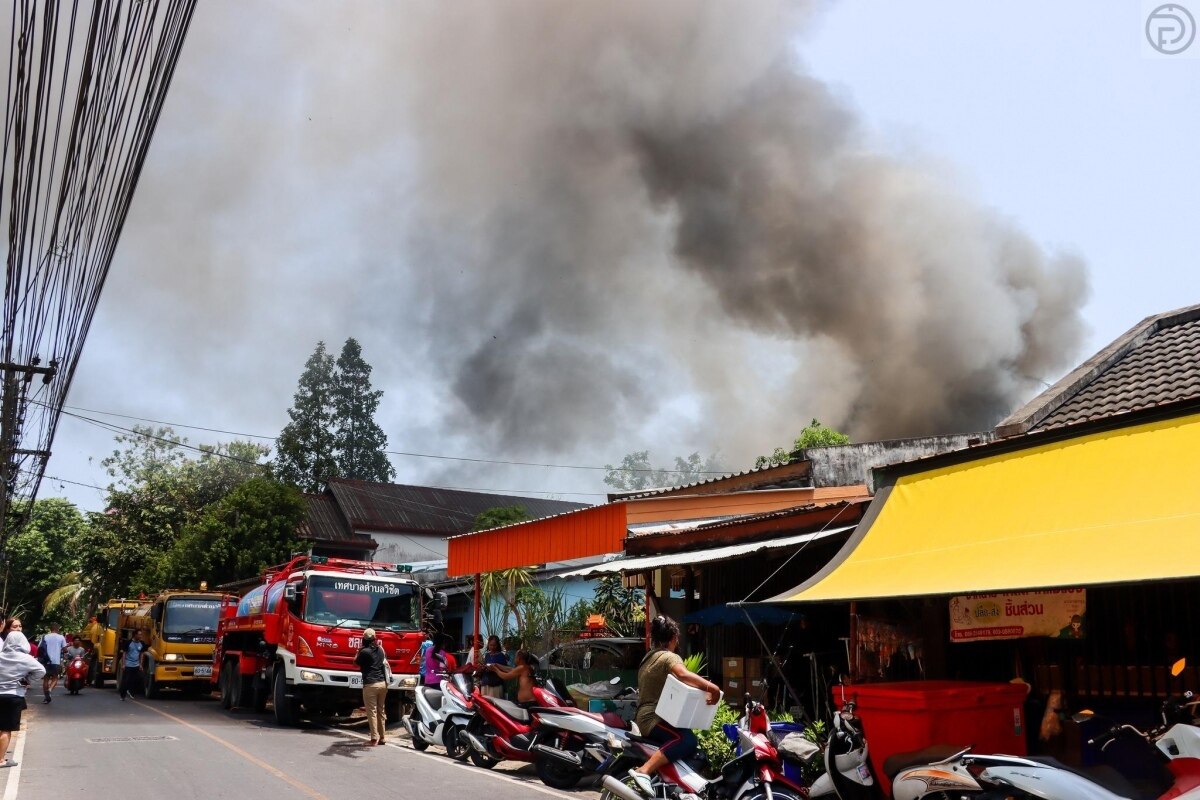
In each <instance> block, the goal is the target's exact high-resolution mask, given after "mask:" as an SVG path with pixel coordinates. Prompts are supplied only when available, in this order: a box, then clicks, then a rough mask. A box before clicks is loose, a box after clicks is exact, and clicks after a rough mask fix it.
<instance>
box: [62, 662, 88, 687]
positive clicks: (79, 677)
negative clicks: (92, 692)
mask: <svg viewBox="0 0 1200 800" xmlns="http://www.w3.org/2000/svg"><path fill="white" fill-rule="evenodd" d="M87 676H88V662H87V659H85V658H84V657H83V656H75V657H74V658H72V659H71V660H70V661H69V662H67V681H66V684H67V692H68V693H69V694H79V692H80V691H81V690H82V689H83V687H84V686H86V685H87Z"/></svg>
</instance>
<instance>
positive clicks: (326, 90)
mask: <svg viewBox="0 0 1200 800" xmlns="http://www.w3.org/2000/svg"><path fill="white" fill-rule="evenodd" d="M546 7H549V6H546ZM716 7H717V8H718V9H723V10H720V11H719V12H717V13H713V14H699V13H693V12H694V10H695V8H696V7H695V6H694V4H685V3H663V4H662V6H661V8H662V9H664V10H662V11H661V13H656V14H655V15H654V16H653V17H647V18H646V19H644V20H643V19H640V18H639V16H638V14H639V13H640V12H638V11H637V10H636V9H638V8H641V6H640V5H638V4H629V5H628V6H627V7H622V6H621V4H619V3H614V4H611V5H607V4H606V8H618V9H619V10H618V11H613V12H610V11H604V12H600V11H597V9H598V8H599V7H593V6H588V7H587V11H588V13H582V12H580V13H575V14H573V19H571V20H569V21H565V22H564V21H556V23H555V24H554V25H549V24H547V25H546V26H543V25H542V24H541V22H542V20H541V18H540V17H539V15H538V14H537V13H529V12H530V11H531V10H532V12H536V11H537V10H538V5H537V4H536V3H532V2H524V0H522V1H521V2H514V4H512V6H510V7H509V8H511V9H516V10H519V11H523V12H526V13H524V14H522V13H516V12H515V11H514V13H513V14H512V15H510V16H511V18H508V17H500V16H497V15H495V14H489V13H487V12H486V10H485V9H487V8H489V7H488V6H485V5H483V4H471V3H464V4H461V5H456V6H455V7H454V8H455V12H450V11H447V10H446V9H447V8H448V7H446V6H439V5H438V4H432V3H423V2H416V1H415V0H411V1H410V0H405V1H404V2H397V3H393V4H382V3H379V4H371V3H357V4H342V5H339V4H330V3H321V4H318V3H287V4H284V3H277V4H271V3H266V2H259V3H241V2H236V3H235V2H221V1H220V0H209V1H208V2H204V3H202V4H200V6H199V8H198V10H197V13H196V17H195V20H194V22H193V26H192V30H191V33H190V35H189V39H188V42H187V44H186V45H185V50H184V54H183V57H182V59H181V62H180V65H179V69H178V71H177V73H176V76H175V80H174V84H173V87H172V90H171V95H170V96H169V98H168V101H167V106H166V109H165V110H164V113H163V118H162V121H161V123H160V126H159V130H158V132H157V134H156V136H155V140H154V142H153V145H152V147H151V152H150V155H149V158H148V160H147V164H146V169H145V172H144V174H143V177H142V181H141V184H140V185H139V188H138V193H137V196H136V197H135V200H134V204H133V208H132V210H131V214H130V216H129V219H128V221H127V223H126V226H125V230H124V233H123V236H122V240H121V243H120V245H119V247H118V249H117V252H116V256H115V258H114V260H113V264H112V270H111V273H110V276H109V279H108V282H107V285H106V287H105V290H104V294H103V296H102V299H101V302H100V307H99V311H98V313H97V316H96V319H95V321H94V324H93V326H92V330H91V334H90V337H89V340H88V342H87V345H86V347H85V348H84V351H83V358H82V360H81V362H80V366H79V369H78V372H77V375H76V378H75V383H74V385H73V387H72V390H71V394H70V398H69V401H68V402H69V405H70V406H71V408H70V409H69V410H71V411H72V413H77V414H81V415H86V416H92V417H95V418H97V419H103V420H105V421H107V422H110V423H113V424H117V425H129V424H132V422H134V421H135V420H132V419H128V418H125V417H117V416H105V415H103V414H100V413H96V412H108V413H110V414H122V415H127V416H128V417H138V418H143V419H146V420H158V421H166V422H172V423H177V424H178V425H179V427H177V429H176V430H177V432H179V433H181V434H183V435H185V436H187V437H188V439H189V441H191V442H192V443H209V442H212V441H223V440H228V439H229V438H231V436H230V435H227V434H221V433H213V432H205V431H201V430H193V429H187V428H184V427H182V426H183V425H191V426H200V427H207V428H212V429H219V430H221V431H229V432H236V433H241V434H258V435H262V436H274V435H277V433H278V432H279V430H280V429H281V428H282V426H283V425H284V424H285V422H286V421H287V416H286V412H287V409H288V407H289V406H290V405H291V401H292V394H293V392H294V391H295V388H296V381H297V379H298V377H299V375H300V372H301V370H302V367H303V364H304V361H305V359H306V358H307V357H308V355H309V354H310V353H311V352H312V350H313V348H314V346H315V344H316V342H317V341H318V340H324V341H325V342H326V343H327V344H328V345H329V347H330V349H332V350H334V351H335V352H336V350H337V349H339V348H340V345H341V343H342V341H344V340H345V338H346V337H349V336H353V337H355V338H357V339H358V340H359V341H360V342H361V343H362V345H363V354H364V357H365V358H366V359H367V361H368V362H369V363H371V364H372V366H373V367H374V374H373V379H374V383H375V386H376V387H377V388H380V389H383V390H384V392H385V394H384V398H383V401H382V404H381V406H380V409H379V413H378V415H377V419H378V421H379V422H380V424H381V425H382V426H383V428H384V430H385V432H386V433H387V435H388V437H389V440H390V442H389V449H390V450H393V451H403V452H408V453H424V454H432V455H441V456H466V457H472V458H482V459H497V460H506V461H513V460H517V461H531V462H539V463H555V464H563V465H575V466H589V467H595V466H601V465H603V464H605V463H617V462H619V461H620V459H621V457H622V456H623V455H624V454H625V453H628V452H631V451H634V450H641V449H650V450H651V453H652V459H653V460H654V461H656V462H663V463H665V462H668V461H669V460H670V459H671V458H672V457H674V456H676V455H685V454H687V453H690V452H693V451H700V452H701V453H703V454H708V453H713V452H716V453H718V454H719V456H720V458H721V460H722V463H724V464H725V466H727V467H729V468H731V469H744V468H748V467H750V466H751V465H752V463H753V458H754V455H755V454H757V453H763V452H769V451H770V450H771V449H773V448H774V447H775V446H778V445H783V444H786V443H788V442H789V441H790V440H791V439H792V438H793V437H794V436H795V435H796V433H798V432H799V430H800V428H802V427H803V426H804V425H805V424H806V423H807V422H808V420H809V419H811V418H812V417H814V416H818V417H821V418H822V419H823V420H825V421H828V422H830V423H832V424H836V425H839V426H842V427H845V428H846V429H848V430H849V431H850V432H851V433H852V434H853V435H856V438H864V437H866V436H873V435H895V434H902V433H909V432H932V430H931V427H932V428H933V429H936V428H937V427H938V426H939V425H942V424H944V425H945V426H946V428H962V426H963V425H966V424H967V423H975V422H978V421H980V420H983V423H982V424H981V425H980V426H981V427H982V426H983V425H986V424H988V420H987V418H988V415H989V414H991V415H992V418H993V419H994V418H995V416H996V414H997V413H1002V412H997V408H998V405H997V404H999V405H1000V406H1004V407H1011V408H1015V407H1017V406H1018V405H1019V404H1020V401H1023V400H1025V399H1028V397H1030V396H1032V394H1033V393H1035V392H1036V391H1037V390H1038V389H1040V388H1041V387H1042V383H1041V382H1047V383H1049V382H1053V381H1054V380H1056V379H1057V378H1059V377H1061V375H1062V374H1064V373H1065V372H1066V371H1068V370H1069V369H1070V368H1071V367H1073V366H1074V365H1075V364H1077V363H1078V362H1079V361H1081V360H1082V359H1083V358H1086V357H1087V356H1088V355H1090V354H1091V353H1092V352H1094V351H1096V350H1097V349H1099V348H1100V347H1102V346H1103V345H1104V344H1105V343H1107V342H1108V341H1110V340H1111V339H1113V338H1114V337H1116V336H1118V335H1120V333H1122V332H1123V331H1125V330H1127V329H1128V328H1129V327H1131V326H1132V325H1134V324H1135V323H1136V322H1137V321H1138V320H1140V319H1142V318H1143V317H1145V316H1147V315H1149V314H1154V313H1158V312H1160V311H1164V310H1168V309H1172V308H1176V307H1180V306H1184V305H1190V304H1192V303H1195V302H1200V273H1198V271H1197V270H1195V269H1194V268H1192V264H1191V259H1192V258H1193V255H1192V254H1193V253H1194V252H1195V247H1194V243H1193V241H1192V240H1193V238H1194V234H1193V230H1194V228H1195V223H1194V222H1192V223H1189V222H1187V220H1188V219H1194V217H1195V211H1194V206H1195V195H1196V187H1197V186H1200V159H1196V158H1194V157H1192V154H1191V150H1192V146H1193V144H1194V142H1196V141H1198V140H1200V104H1198V103H1196V102H1195V98H1196V97H1197V95H1198V90H1200V60H1194V59H1189V58H1186V57H1184V58H1162V57H1159V58H1154V57H1150V55H1149V54H1148V53H1147V48H1146V47H1145V46H1144V44H1143V39H1142V36H1143V26H1144V23H1145V16H1144V14H1145V12H1144V10H1143V9H1142V8H1141V7H1139V6H1136V5H1135V4H1127V3H1123V4H1115V3H1112V4H1104V5H1103V6H1100V5H1099V4H1095V3H1089V2H1066V1H1064V2H1058V3H1053V4H1045V3H1033V2H1009V3H995V4H966V5H964V4H961V3H957V4H951V3H949V2H923V1H920V0H914V1H913V2H908V3H904V4H881V3H870V2H865V1H860V0H844V1H842V2H818V3H812V4H800V5H798V6H787V5H781V4H778V3H773V2H767V0H755V2H752V3H747V4H718V5H717V6H716ZM709 8H710V10H711V8H712V7H709ZM580 9H581V7H575V10H576V11H580ZM630 9H633V10H630ZM1197 11H1198V12H1200V9H1197ZM693 18H701V22H700V23H698V24H697V27H696V28H695V29H693V30H689V31H687V32H686V35H681V34H679V32H678V31H679V29H680V27H681V25H683V24H684V23H685V22H687V21H690V20H692V19H693ZM514 20H515V22H514ZM631 30H633V31H635V33H633V34H630V33H629V32H630V31H631ZM612 42H619V43H620V45H621V46H616V45H613V44H612ZM1197 47H1200V45H1198V46H1197ZM785 51H786V54H787V55H788V56H789V57H790V59H791V61H790V62H789V64H788V69H789V70H790V72H788V73H787V74H784V75H782V76H780V75H779V74H777V73H776V72H774V71H773V68H774V67H773V65H774V63H775V62H774V61H772V60H771V59H770V58H768V57H769V56H772V55H774V56H778V55H779V54H780V53H784V52H785ZM796 75H799V76H801V77H802V78H803V80H802V81H797V80H793V78H794V77H795V76H796ZM810 122H811V123H812V124H811V125H810V124H809V123H810ZM631 142H633V144H631ZM793 144H795V147H794V148H793ZM797 176H800V177H797ZM814 186H819V187H820V189H819V190H816V189H813V188H812V187H814ZM746 187H750V188H749V189H747V188H746ZM751 189H752V190H753V191H751ZM760 196H761V197H766V198H767V200H764V201H763V202H762V203H758V202H757V198H759V197H760ZM768 201H769V202H768ZM823 205H829V206H830V207H833V208H836V209H838V211H837V213H834V212H831V213H830V219H829V220H825V219H824V218H823V214H822V206H823ZM730 216H732V219H733V221H734V223H735V224H730V225H728V226H725V225H724V224H723V223H724V222H726V221H727V219H726V218H727V217H730ZM697 220H698V222H697ZM797 220H802V222H803V224H800V223H798V222H797ZM847 229H849V230H851V231H854V232H855V233H854V234H853V235H849V234H845V233H844V232H845V231H846V230H847ZM745 230H751V231H753V232H754V234H755V235H754V236H753V237H750V236H745V235H740V234H742V233H743V231H745ZM797 230H799V231H800V232H799V233H797ZM714 231H716V232H717V233H714ZM834 232H836V233H837V234H838V235H834ZM717 234H720V235H717ZM843 236H849V238H848V239H847V238H843ZM980 241H982V244H978V246H977V242H980ZM764 243H765V244H764ZM743 253H744V254H745V255H744V258H743ZM846 253H848V254H849V255H845V256H844V254H846ZM793 258H794V259H795V261H796V264H795V265H792V266H789V264H791V262H790V261H789V259H793ZM826 265H828V269H826ZM893 265H894V269H893ZM793 273H794V274H793ZM760 279H762V280H760ZM760 285H761V287H762V290H761V291H757V290H756V291H753V292H752V291H750V290H748V289H746V288H745V287H746V286H753V287H759V286H760ZM1014 287H1015V288H1014ZM1031 296H1032V297H1036V298H1040V300H1038V302H1036V303H1034V301H1032V300H1030V299H1029V298H1030V297H1031ZM893 302H894V305H895V308H893ZM1031 304H1032V305H1036V306H1037V308H1032V307H1031ZM793 306H794V307H795V308H796V309H797V311H796V314H795V315H794V317H793V316H792V315H790V314H789V313H788V310H789V308H791V307H793ZM896 308H900V309H902V311H903V313H902V311H897V310H896ZM879 320H883V321H882V322H880V321H879ZM1027 328H1037V329H1038V330H1040V331H1042V338H1041V339H1039V338H1038V337H1037V336H1036V335H1035V336H1033V337H1032V338H1033V341H1030V337H1028V336H1025V337H1024V338H1022V336H1021V335H1020V334H1021V332H1022V331H1025V330H1026V329H1027ZM959 333H961V336H959V335H957V334H959ZM948 339H952V340H956V346H954V347H950V346H948V345H946V344H945V343H944V342H945V340H948ZM957 340H961V341H957ZM1055 348H1057V349H1055ZM980 353H983V354H984V355H985V356H986V357H980V359H979V360H978V361H976V360H972V359H973V358H974V357H975V356H976V355H978V354H980ZM929 362H932V363H933V366H930V363H929ZM960 362H962V363H960ZM1014 363H1016V364H1018V365H1019V366H1018V367H1015V368H1014V367H1013V366H1012V364H1014ZM945 364H950V365H951V366H950V367H946V368H945V369H944V370H942V371H939V369H940V368H941V367H942V366H943V365H945ZM896 365H898V366H896ZM913 376H916V377H915V378H914V377H913ZM914 381H916V382H914ZM972 381H977V384H975V383H972ZM80 409H88V411H83V410H80ZM926 410H930V412H929V413H927V414H925V415H924V416H922V414H923V412H925V411H926ZM896 419H899V420H901V421H902V422H903V424H900V427H898V428H897V427H889V420H892V421H894V420H896ZM895 424H899V423H895ZM112 447H113V443H112V434H111V432H109V431H105V430H103V429H100V428H98V427H96V426H94V425H92V424H89V423H87V422H84V421H82V420H80V419H77V418H75V417H64V418H63V420H62V423H61V425H60V427H59V431H58V436H57V439H56V441H55V443H54V447H53V451H54V455H53V457H52V458H51V460H50V463H49V467H48V469H47V475H48V476H53V477H52V478H48V479H47V480H46V481H45V482H44V483H43V486H42V490H41V492H40V496H42V497H48V496H65V497H68V498H70V499H71V500H73V501H74V502H76V503H77V504H79V505H80V506H81V507H82V508H85V509H88V510H99V509H101V508H102V505H103V493H102V491H99V490H97V489H94V488H89V487H88V486H80V485H75V484H71V483H66V482H65V481H74V482H76V483H79V484H92V485H95V486H101V487H103V486H105V485H107V483H108V477H107V476H106V475H105V474H104V471H103V469H102V468H101V466H100V464H99V462H100V460H101V459H102V458H103V457H104V456H105V455H106V454H108V453H109V452H110V451H111V449H112ZM392 463H393V464H394V466H395V468H396V470H397V478H396V480H397V481H399V482H404V483H422V484H430V485H439V486H454V487H462V488H478V489H486V490H503V491H507V492H509V493H514V494H520V493H523V492H528V493H532V492H535V491H536V492H540V493H550V494H551V495H552V496H556V497H559V498H561V499H567V500H576V501H579V502H600V501H601V500H602V495H603V492H604V491H605V489H606V487H605V486H604V484H603V482H602V478H603V472H602V471H600V470H596V469H565V468H563V469H558V468H549V467H524V466H513V465H500V464H480V463H476V462H458V461H454V460H448V459H432V458H417V457H411V456H402V455H393V456H392ZM56 479H61V480H56Z"/></svg>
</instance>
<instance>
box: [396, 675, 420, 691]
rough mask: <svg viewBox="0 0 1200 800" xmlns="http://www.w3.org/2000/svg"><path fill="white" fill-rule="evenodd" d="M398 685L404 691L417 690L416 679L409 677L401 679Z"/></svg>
mask: <svg viewBox="0 0 1200 800" xmlns="http://www.w3.org/2000/svg"><path fill="white" fill-rule="evenodd" d="M400 685H401V686H403V687H404V688H405V689H415V688H417V679H416V678H415V677H413V676H411V675H410V676H408V677H407V678H401V679H400Z"/></svg>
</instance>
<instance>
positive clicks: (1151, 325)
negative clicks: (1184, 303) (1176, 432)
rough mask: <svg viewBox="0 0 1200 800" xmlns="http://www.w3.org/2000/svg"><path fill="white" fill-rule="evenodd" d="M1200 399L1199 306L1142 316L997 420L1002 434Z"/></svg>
mask: <svg viewBox="0 0 1200 800" xmlns="http://www.w3.org/2000/svg"><path fill="white" fill-rule="evenodd" d="M1196 399H1200V305H1197V306H1191V307H1189V308H1183V309H1179V310H1178V311H1171V312H1168V313H1166V314H1157V315H1155V316H1152V317H1147V318H1146V319H1144V320H1142V322H1140V323H1138V324H1137V325H1136V326H1134V327H1133V328H1132V329H1131V330H1130V331H1128V332H1127V333H1126V334H1125V335H1124V336H1122V337H1120V338H1119V339H1117V340H1116V341H1114V342H1113V343H1112V344H1110V345H1108V347H1106V348H1104V349H1103V350H1101V351H1100V352H1099V353H1097V354H1096V355H1095V356H1093V357H1092V358H1090V359H1088V360H1087V361H1085V362H1084V363H1083V364H1082V365H1080V366H1079V367H1078V368H1077V369H1075V370H1074V371H1073V372H1072V373H1071V374H1069V375H1067V376H1066V377H1065V378H1063V379H1062V380H1061V381H1059V382H1058V383H1056V384H1055V385H1054V386H1052V387H1050V388H1049V389H1047V390H1046V391H1044V392H1042V393H1041V394H1040V395H1038V396H1037V397H1035V398H1034V399H1033V400H1032V401H1030V402H1029V403H1028V404H1026V405H1025V406H1024V407H1023V408H1021V409H1020V410H1019V411H1017V412H1015V413H1014V414H1012V415H1011V416H1010V417H1008V418H1007V419H1005V420H1004V421H1003V422H1001V423H1000V424H999V425H998V426H997V427H996V431H997V433H998V434H1000V435H1001V436H1003V437H1008V436H1014V435H1019V434H1023V433H1031V432H1034V431H1045V430H1051V429H1054V428H1062V427H1066V426H1068V425H1076V424H1079V423H1082V422H1088V421H1091V420H1097V419H1105V418H1109V417H1114V416H1118V415H1120V414H1128V413H1131V412H1134V411H1143V410H1145V409H1150V408H1155V407H1158V406H1164V405H1170V404H1173V403H1178V402H1182V401H1187V400H1196Z"/></svg>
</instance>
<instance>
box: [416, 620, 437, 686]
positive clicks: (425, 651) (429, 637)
mask: <svg viewBox="0 0 1200 800" xmlns="http://www.w3.org/2000/svg"><path fill="white" fill-rule="evenodd" d="M432 648H433V632H432V631H428V630H427V631H425V641H423V642H421V649H420V650H418V651H417V658H418V659H419V661H418V663H419V664H420V665H421V666H420V669H418V670H417V671H418V672H420V673H421V685H422V686H424V685H425V659H426V657H428V655H429V651H430V649H432Z"/></svg>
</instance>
